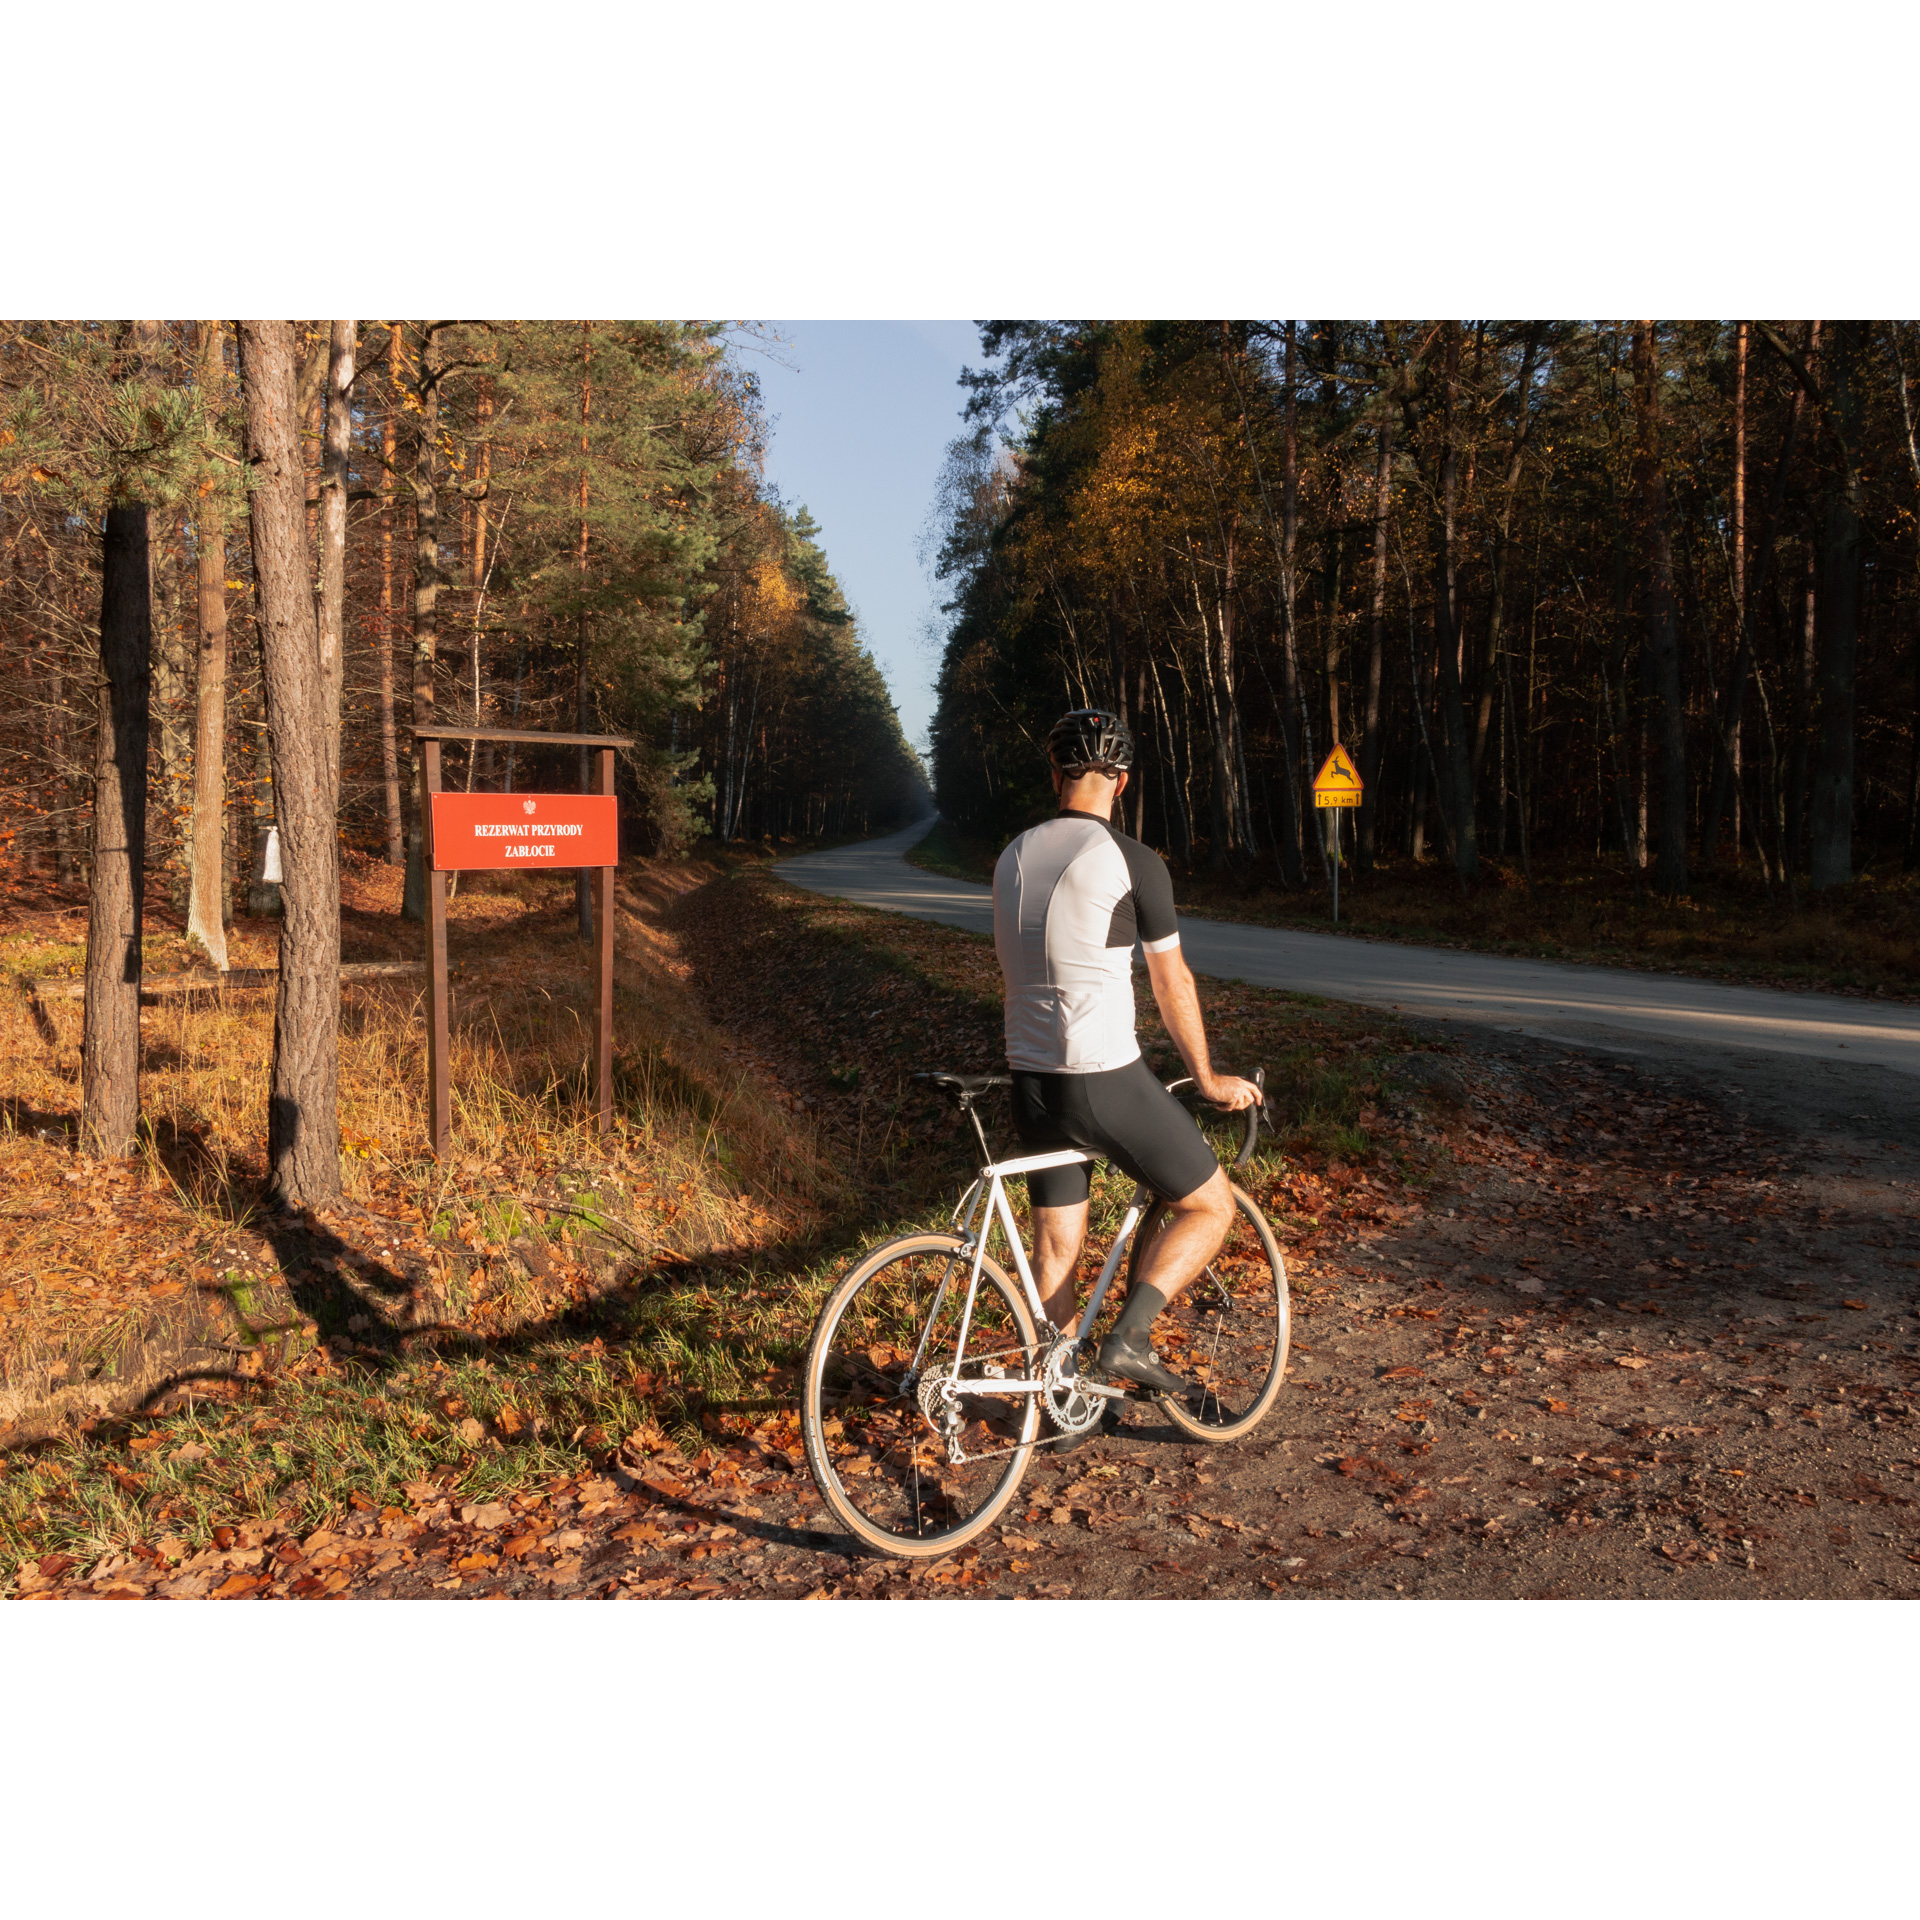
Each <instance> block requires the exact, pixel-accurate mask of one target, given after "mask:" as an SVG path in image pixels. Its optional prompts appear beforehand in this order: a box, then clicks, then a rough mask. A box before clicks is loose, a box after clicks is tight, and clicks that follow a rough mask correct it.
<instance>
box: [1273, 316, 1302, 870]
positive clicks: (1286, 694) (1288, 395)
mask: <svg viewBox="0 0 1920 1920" xmlns="http://www.w3.org/2000/svg"><path fill="white" fill-rule="evenodd" d="M1282 379H1283V380H1284V382H1285V394H1284V398H1283V401H1282V405H1283V407H1284V431H1285V434H1286V441H1285V451H1284V458H1285V462H1286V464H1285V466H1284V467H1283V469H1282V471H1281V476H1280V739H1281V745H1282V748H1283V749H1284V751H1285V754H1286V760H1287V769H1286V771H1287V780H1286V796H1287V804H1286V806H1285V807H1284V808H1283V809H1282V813H1281V820H1280V882H1281V885H1283V886H1286V887H1304V886H1305V885H1306V884H1307V872H1306V863H1305V857H1304V853H1303V842H1304V840H1305V825H1304V822H1303V821H1302V819H1301V808H1302V805H1303V804H1304V799H1303V796H1304V791H1305V787H1306V782H1307V779H1308V777H1309V773H1308V770H1307V769H1306V768H1305V767H1303V766H1302V764H1301V761H1302V757H1303V747H1302V743H1301V738H1300V641H1299V635H1298V634H1297V633H1296V631H1295V625H1294V615H1295V611H1296V606H1295V602H1296V597H1297V590H1298V588H1297V580H1296V575H1295V570H1294V550H1295V545H1296V542H1297V541H1298V538H1299V532H1300V426H1299V412H1298V407H1297V404H1296V397H1295V394H1294V383H1293V322H1292V321H1288V323H1287V340H1286V357H1285V363H1284V367H1283V371H1282Z"/></svg>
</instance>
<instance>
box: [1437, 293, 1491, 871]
mask: <svg viewBox="0 0 1920 1920" xmlns="http://www.w3.org/2000/svg"><path fill="white" fill-rule="evenodd" d="M1459 385H1460V323H1459V322H1458V321H1457V320H1450V321H1449V322H1448V323H1447V346H1446V413H1445V416H1444V421H1443V428H1442V433H1443V437H1442V440H1441V445H1440V488H1439V495H1440V498H1439V526H1438V528H1437V530H1436V531H1437V532H1438V535H1439V539H1438V542H1437V548H1436V551H1435V554H1434V561H1433V566H1434V574H1433V635H1434V643H1435V649H1434V657H1435V661H1436V664H1437V668H1438V671H1439V675H1440V682H1439V685H1440V732H1441V745H1440V767H1439V779H1438V782H1437V785H1438V789H1439V791H1438V795H1437V797H1438V799H1439V802H1440V809H1441V812H1442V813H1443V814H1445V816H1446V818H1447V825H1448V836H1447V837H1448V839H1449V840H1450V841H1451V842H1452V845H1451V846H1450V847H1449V849H1448V851H1449V853H1450V854H1451V855H1452V857H1453V866H1454V871H1455V872H1456V873H1457V874H1459V876H1460V878H1461V879H1462V880H1471V879H1473V878H1474V877H1475V876H1476V875H1477V874H1478V873H1479V871H1480V852H1479V846H1478V843H1477V841H1476V839H1475V835H1474V824H1473V768H1472V763H1471V758H1470V755H1469V752H1468V746H1467V715H1466V703H1465V701H1464V699H1463V698H1462V694H1461V688H1460V629H1459V625H1458V622H1457V620H1456V617H1455V615H1456V600H1457V593H1456V590H1457V585H1458V581H1457V575H1456V566H1455V552H1454V547H1455V539H1454V516H1455V511H1456V505H1457V500H1456V496H1457V491H1458V486H1459V470H1460V452H1459V447H1458V446H1457V444H1456V441H1455V436H1454V418H1453V413H1454V405H1455V400H1456V397H1457V395H1458V392H1459Z"/></svg>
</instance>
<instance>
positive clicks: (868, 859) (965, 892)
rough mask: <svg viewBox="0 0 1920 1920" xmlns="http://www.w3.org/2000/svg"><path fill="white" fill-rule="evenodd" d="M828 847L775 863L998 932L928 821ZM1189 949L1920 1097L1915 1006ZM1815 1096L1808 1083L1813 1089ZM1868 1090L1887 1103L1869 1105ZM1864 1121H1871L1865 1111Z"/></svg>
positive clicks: (1473, 956)
mask: <svg viewBox="0 0 1920 1920" xmlns="http://www.w3.org/2000/svg"><path fill="white" fill-rule="evenodd" d="M932 824H933V822H932V821H931V820H925V821H922V822H920V824H919V825H917V826H913V827H909V828H908V829H907V830H906V831H905V832H903V833H895V834H890V835H888V836H887V837H886V838H885V839H881V840H867V841H862V842H861V843H859V844H858V845H856V846H850V847H836V848H834V849H832V850H831V851H830V852H826V853H810V854H803V855H801V856H800V857H799V858H798V859H795V860H788V861H784V862H782V863H781V864H780V865H779V866H778V867H777V868H775V872H776V873H778V874H779V876H780V877H781V879H783V880H785V881H787V882H789V883H790V884H791V885H793V886H797V887H804V888H806V889H808V890H809V891H810V892H814V893H823V894H829V895H833V896H837V897H838V898H841V899H845V900H851V901H854V902H856V903H857V904H859V905H861V906H867V907H878V908H882V909H884V910H885V911H887V912H890V913H909V914H914V915H916V916H918V917H919V918H921V919H923V920H939V921H944V922H945V923H946V924H947V925H949V926H955V927H967V928H970V929H972V930H973V931H975V932H979V933H991V932H992V931H993V897H992V890H991V889H990V888H987V887H983V886H975V885H972V884H971V883H969V882H967V881H963V880H949V879H947V878H945V877H944V876H943V875H941V874H937V873H927V872H925V871H923V870H922V869H921V868H919V867H915V866H910V865H909V864H908V863H907V861H906V860H905V859H904V858H903V857H902V856H903V855H904V853H905V852H906V850H907V849H908V848H909V847H911V846H913V845H914V844H915V843H916V842H917V841H918V840H920V839H921V838H922V837H923V836H924V835H925V834H926V833H927V831H928V829H929V828H930V827H931V826H932ZM1180 936H1181V944H1182V946H1183V947H1184V949H1185V951H1186V956H1187V964H1188V965H1189V966H1190V967H1192V968H1193V970H1194V972H1196V973H1204V974H1210V975H1212V976H1214V977H1215V978H1218V979H1228V980H1244V981H1246V982H1247V983H1248V984H1249V985H1252V986H1260V987H1281V988H1285V989H1286V990H1288V991H1289V992H1293V993H1308V994H1316V995H1319V996H1321V997H1323V998H1325V999H1329V1000H1349V1001H1355V1002H1358V1003H1359V1004H1361V1005H1364V1006H1377V1007H1388V1008H1392V1009H1394V1010H1395V1011H1398V1012H1401V1013H1405V1014H1410V1015H1415V1016H1421V1017H1425V1018H1428V1019H1438V1020H1448V1021H1464V1022H1467V1023H1470V1024H1473V1025H1476V1026H1479V1027H1482V1028H1486V1029H1491V1030H1493V1031H1495V1032H1506V1033H1516V1034H1526V1035H1529V1036H1531V1037H1532V1038H1534V1039H1538V1040H1549V1041H1557V1042H1560V1043H1562V1044H1565V1045H1573V1046H1580V1047H1589V1048H1594V1049H1596V1050H1599V1051H1602V1052H1617V1053H1627V1054H1633V1055H1637V1056H1642V1057H1646V1056H1654V1057H1656V1058H1657V1057H1661V1056H1669V1055H1670V1056H1672V1057H1673V1058H1674V1059H1675V1060H1676V1063H1679V1062H1681V1061H1684V1060H1686V1058H1687V1057H1688V1056H1692V1057H1693V1063H1694V1064H1696V1065H1706V1064H1708V1063H1709V1062H1710V1061H1712V1060H1716V1059H1717V1060H1720V1061H1724V1060H1725V1059H1726V1058H1727V1056H1728V1055H1746V1056H1772V1059H1771V1060H1770V1061H1769V1063H1768V1064H1770V1065H1773V1066H1775V1067H1786V1066H1788V1065H1790V1064H1792V1062H1793V1061H1794V1060H1796V1059H1797V1060H1798V1061H1800V1062H1802V1063H1804V1066H1803V1069H1802V1070H1803V1071H1804V1072H1805V1073H1806V1074H1807V1075H1808V1076H1809V1078H1810V1081H1811V1082H1814V1083H1819V1084H1820V1086H1821V1090H1822V1091H1824V1092H1825V1093H1826V1094H1827V1095H1828V1099H1827V1100H1824V1101H1822V1102H1821V1104H1823V1105H1825V1104H1829V1103H1832V1104H1836V1105H1839V1106H1844V1105H1846V1103H1847V1101H1848V1099H1849V1098H1850V1097H1853V1096H1852V1093H1851V1090H1852V1089H1856V1088H1857V1089H1858V1091H1859V1095H1860V1100H1859V1103H1860V1104H1869V1105H1871V1106H1873V1107H1875V1108H1884V1107H1885V1106H1887V1105H1888V1104H1893V1105H1896V1106H1909V1107H1910V1106H1911V1105H1912V1104H1913V1091H1914V1090H1913V1088H1912V1087H1911V1086H1910V1085H1906V1084H1904V1081H1900V1082H1889V1081H1888V1080H1887V1079H1886V1077H1885V1076H1886V1075H1887V1074H1889V1073H1891V1074H1894V1075H1900V1076H1920V1008H1917V1007H1911V1006H1905V1005H1901V1004H1899V1003H1891V1004H1890V1003H1887V1002H1884V1001H1873V1000H1850V999H1846V998H1843V997H1841V996H1839V995H1836V994H1823V993H1788V992H1779V991H1776V990H1774V989H1770V988H1764V987H1738V986H1724V985H1721V984H1719V983H1717V982H1714V981H1706V980H1691V979H1684V978H1681V977H1678V976H1676V975H1672V974H1660V973H1634V972H1626V971H1617V970H1615V969H1612V968H1607V967H1583V966H1568V965H1563V964H1561V963H1559V962H1555V961H1546V960H1515V959H1509V958H1507V957H1505V956H1503V955H1500V954H1489V953H1457V952H1452V951H1449V950H1446V949H1440V948H1432V947H1410V946H1399V945H1395V944H1392V943H1390V942H1387V941H1382V940H1359V939H1350V938H1347V937H1344V936H1342V935H1339V934H1324V933H1299V932H1295V931H1293V930H1291V929H1289V928H1281V927H1248V926H1237V925H1234V924H1233V923H1231V922H1228V921H1221V920H1201V919H1190V918H1188V917H1187V916H1186V915H1184V914H1183V915H1182V916H1181V921H1180ZM1806 1091H1808V1092H1812V1091H1814V1087H1813V1085H1811V1084H1810V1085H1809V1086H1808V1087H1807V1089H1806ZM1869 1091H1871V1092H1872V1093H1874V1094H1875V1095H1877V1097H1876V1098H1873V1099H1871V1100H1867V1099H1866V1098H1865V1096H1866V1095H1867V1094H1868V1092H1869ZM1861 1117H1863V1118H1864V1117H1865V1116H1861Z"/></svg>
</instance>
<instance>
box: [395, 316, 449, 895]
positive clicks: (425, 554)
mask: <svg viewBox="0 0 1920 1920" xmlns="http://www.w3.org/2000/svg"><path fill="white" fill-rule="evenodd" d="M425 335H426V337H425V339H424V340H423V341H422V343H421V349H420V407H419V411H418V412H417V413H416V414H415V415H414V453H413V474H412V490H413V724H414V725H415V726H416V727H430V726H432V725H433V670H434V662H435V659H436V657H437V656H438V653H439V649H440V624H439V622H440V586H441V574H440V374H441V368H442V355H441V350H440V333H439V329H438V328H437V327H434V326H428V327H427V328H426V329H425ZM408 758H409V760H410V762H411V763H412V767H413V806H412V809H411V816H412V817H411V818H410V820H409V821H408V827H407V884H406V894H405V898H404V900H403V902H402V905H401V909H400V910H401V913H402V914H403V915H404V916H405V917H406V918H407V919H409V920H413V921H419V922H423V923H424V921H425V920H426V917H427V871H426V852H425V847H426V840H425V832H426V829H425V825H424V821H425V817H426V806H427V800H426V795H425V794H424V793H423V792H422V791H421V788H420V756H419V755H418V754H417V753H410V754H409V755H408Z"/></svg>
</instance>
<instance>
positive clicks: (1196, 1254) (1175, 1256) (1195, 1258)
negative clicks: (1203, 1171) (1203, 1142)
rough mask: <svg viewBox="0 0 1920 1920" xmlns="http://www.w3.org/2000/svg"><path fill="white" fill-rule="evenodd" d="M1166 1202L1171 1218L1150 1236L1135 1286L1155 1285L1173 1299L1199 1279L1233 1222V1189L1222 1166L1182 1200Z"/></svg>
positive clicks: (1162, 1293)
mask: <svg viewBox="0 0 1920 1920" xmlns="http://www.w3.org/2000/svg"><path fill="white" fill-rule="evenodd" d="M1167 1204H1168V1206H1169V1208H1170V1209H1171V1211H1172V1214H1173V1218H1172V1219H1171V1220H1169V1221H1168V1222H1167V1223H1166V1225H1165V1226H1163V1227H1162V1228H1161V1229H1160V1231H1159V1232H1158V1233H1156V1234H1155V1235H1154V1236H1153V1241H1152V1244H1151V1245H1150V1246H1149V1247H1148V1248H1147V1254H1146V1258H1145V1259H1144V1260H1143V1261H1142V1262H1141V1263H1140V1271H1139V1273H1138V1274H1136V1275H1135V1276H1134V1285H1135V1286H1141V1285H1145V1286H1149V1287H1154V1288H1156V1289H1158V1291H1159V1292H1160V1293H1161V1295H1162V1296H1163V1297H1164V1298H1166V1299H1168V1300H1172V1299H1173V1298H1174V1296H1175V1295H1176V1294H1178V1293H1180V1292H1181V1291H1182V1290H1183V1289H1184V1288H1186V1287H1189V1286H1191V1285H1192V1284H1193V1282H1194V1281H1195V1280H1197V1279H1199V1277H1200V1272H1201V1269H1202V1268H1204V1267H1205V1266H1206V1264H1207V1262H1208V1261H1209V1260H1211V1259H1212V1258H1213V1256H1214V1255H1215V1254H1216V1253H1218V1252H1219V1251H1220V1247H1221V1243H1222V1242H1223V1241H1224V1240H1225V1239H1226V1237H1227V1229H1228V1228H1229V1227H1230V1226H1232V1225H1233V1189H1232V1188H1231V1187H1230V1186H1228V1184H1227V1173H1226V1169H1225V1168H1224V1167H1222V1168H1221V1169H1220V1171H1219V1172H1218V1173H1216V1174H1215V1175H1214V1176H1213V1178H1212V1179H1211V1180H1209V1181H1208V1182H1207V1183H1206V1184H1205V1185H1204V1186H1201V1187H1196V1188H1195V1189H1194V1191H1193V1192H1192V1193H1190V1194H1188V1195H1187V1197H1186V1198H1185V1199H1184V1200H1171V1201H1169V1202H1168V1203H1167Z"/></svg>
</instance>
